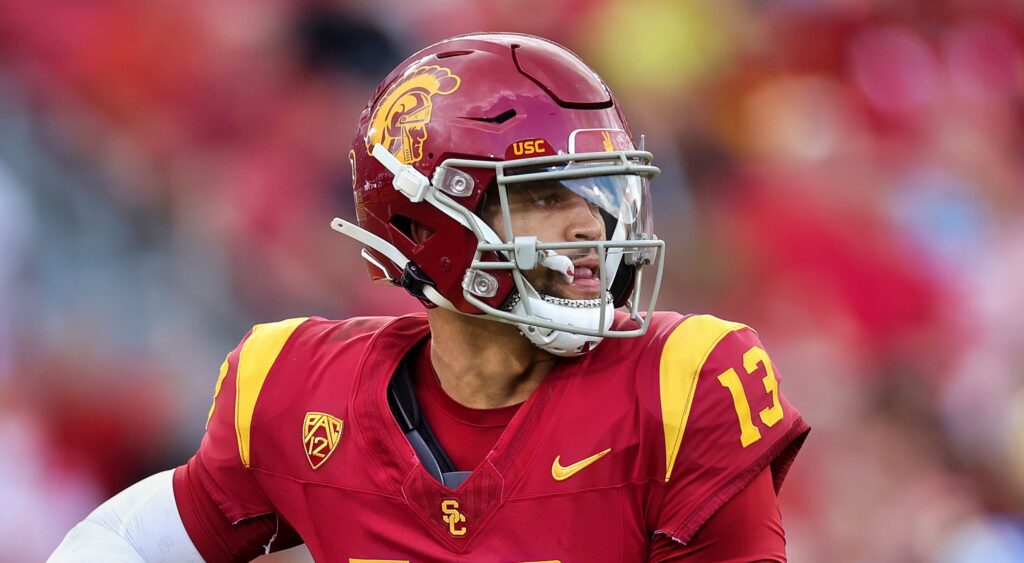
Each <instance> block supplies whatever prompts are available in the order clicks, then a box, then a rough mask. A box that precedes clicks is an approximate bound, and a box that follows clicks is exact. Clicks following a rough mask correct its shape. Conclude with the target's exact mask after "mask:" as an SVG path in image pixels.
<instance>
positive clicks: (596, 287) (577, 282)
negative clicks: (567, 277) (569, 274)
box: [569, 257, 601, 297]
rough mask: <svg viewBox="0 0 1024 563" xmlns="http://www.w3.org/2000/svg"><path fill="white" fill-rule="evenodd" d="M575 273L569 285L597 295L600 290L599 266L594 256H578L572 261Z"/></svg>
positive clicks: (593, 295)
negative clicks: (578, 257)
mask: <svg viewBox="0 0 1024 563" xmlns="http://www.w3.org/2000/svg"><path fill="white" fill-rule="evenodd" d="M573 266H574V269H575V274H574V276H573V280H572V283H571V284H569V287H572V288H574V289H578V290H581V291H585V292H587V293H591V294H592V295H590V296H589V297H595V296H597V292H599V291H600V290H601V266H600V263H599V262H598V260H597V258H596V257H587V258H580V259H578V260H574V261H573Z"/></svg>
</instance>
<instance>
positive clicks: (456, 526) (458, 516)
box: [441, 500, 466, 536]
mask: <svg viewBox="0 0 1024 563" xmlns="http://www.w3.org/2000/svg"><path fill="white" fill-rule="evenodd" d="M441 512H443V513H444V516H442V517H441V520H444V523H445V524H448V533H450V534H451V535H453V536H464V535H466V526H465V524H463V522H465V521H466V515H465V514H463V513H461V512H459V501H457V500H444V501H441Z"/></svg>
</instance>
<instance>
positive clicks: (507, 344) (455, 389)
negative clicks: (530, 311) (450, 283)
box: [427, 308, 556, 409]
mask: <svg viewBox="0 0 1024 563" xmlns="http://www.w3.org/2000/svg"><path fill="white" fill-rule="evenodd" d="M427 316H428V318H429V320H430V331H431V335H432V340H431V348H430V360H431V363H432V364H433V366H434V371H436V372H437V378H438V380H439V381H440V382H441V387H442V388H443V389H444V390H445V392H446V393H447V394H448V396H450V397H451V398H452V399H454V400H455V401H457V402H459V403H461V404H463V405H465V406H467V407H471V408H476V409H489V408H498V407H504V406H508V405H514V404H516V403H521V402H523V401H525V400H526V399H527V398H528V397H529V396H530V394H531V393H532V392H533V390H534V389H536V388H537V386H538V385H540V382H541V381H543V380H544V377H545V376H546V375H547V374H548V372H550V371H551V368H552V367H553V366H554V363H555V360H556V358H555V357H554V356H552V355H551V354H548V353H547V352H544V351H542V350H539V349H537V348H536V347H534V346H533V345H532V344H530V343H529V341H527V340H526V339H525V338H523V336H522V335H521V334H519V331H518V330H517V329H516V328H515V327H514V326H512V325H509V324H504V323H498V322H495V321H489V320H486V319H480V318H475V317H471V316H468V315H461V314H459V313H453V312H451V311H447V310H444V309H440V308H439V309H431V310H430V311H428V315H427Z"/></svg>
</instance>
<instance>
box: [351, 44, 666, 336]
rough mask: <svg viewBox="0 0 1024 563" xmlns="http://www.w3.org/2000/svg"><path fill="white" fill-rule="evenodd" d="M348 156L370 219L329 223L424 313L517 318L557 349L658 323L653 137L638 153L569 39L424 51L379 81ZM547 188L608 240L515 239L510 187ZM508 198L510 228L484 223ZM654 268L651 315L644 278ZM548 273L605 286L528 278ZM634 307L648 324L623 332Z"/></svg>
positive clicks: (504, 210) (362, 213)
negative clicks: (582, 209)
mask: <svg viewBox="0 0 1024 563" xmlns="http://www.w3.org/2000/svg"><path fill="white" fill-rule="evenodd" d="M349 156H350V159H351V163H352V180H353V189H354V191H355V205H356V215H357V219H358V223H359V226H358V227H357V226H356V225H353V224H351V223H349V222H346V221H344V220H341V219H335V220H334V222H333V224H332V226H333V227H334V228H335V229H336V230H338V231H340V232H342V233H344V234H346V235H349V236H352V237H354V238H356V239H357V240H359V241H360V242H362V243H363V244H364V245H365V246H366V248H365V249H364V250H363V251H362V256H363V258H364V259H365V260H366V262H367V266H368V269H369V272H370V276H371V277H372V278H373V279H374V280H376V281H385V282H390V283H392V284H396V285H401V286H403V287H405V288H406V289H407V290H408V291H409V292H410V293H412V294H413V295H415V296H416V297H418V298H420V299H421V300H423V301H424V302H425V303H427V304H428V306H431V305H433V306H441V307H445V308H448V309H451V310H454V311H458V312H461V313H464V314H471V315H486V316H487V317H489V318H493V319H494V320H498V321H502V322H509V323H514V324H516V325H518V326H519V328H520V330H521V331H522V332H523V334H524V335H525V336H526V337H527V338H529V339H530V340H531V341H532V342H534V343H535V344H537V345H538V346H540V347H542V348H544V349H546V350H548V351H550V352H552V353H554V354H559V355H577V354H581V353H583V352H585V351H587V350H589V349H591V348H593V347H594V346H595V345H597V343H599V342H600V340H601V338H603V337H605V336H613V337H628V336H637V335H640V334H642V333H643V331H644V330H646V328H647V323H646V322H645V320H644V319H645V318H646V317H647V316H649V313H650V312H651V311H652V310H653V308H654V302H655V299H656V297H657V288H658V286H659V285H660V281H661V272H662V260H661V255H662V254H663V248H664V243H663V242H662V241H660V240H658V239H657V238H656V237H655V236H654V234H653V232H652V231H651V221H650V202H649V192H648V180H649V179H650V178H652V177H653V176H655V175H657V174H658V169H657V168H656V167H654V166H652V165H651V158H652V157H651V154H650V153H648V152H645V151H644V150H643V146H642V142H641V146H640V147H639V150H638V149H636V148H635V147H634V145H633V141H632V137H631V133H630V130H629V126H628V125H627V123H626V120H625V117H624V116H623V114H622V111H621V109H620V108H619V105H618V102H617V101H616V100H615V98H614V97H613V96H612V94H611V92H610V91H609V89H608V87H607V86H606V85H605V84H604V82H603V81H602V80H601V78H600V77H599V76H598V75H597V74H596V73H595V72H594V71H593V70H591V69H590V68H589V67H588V66H587V65H586V64H585V63H583V61H581V60H580V59H579V57H577V56H576V55H575V54H573V53H572V52H570V51H569V50H567V49H565V48H564V47H562V46H560V45H557V44H555V43H552V42H550V41H547V40H545V39H541V38H539V37H533V36H529V35H520V34H512V33H488V34H471V35H463V36H458V37H453V38H451V39H447V40H444V41H441V42H439V43H437V44H434V45H432V46H430V47H427V48H426V49H424V50H422V51H420V52H418V53H416V54H415V55H413V56H412V57H410V58H409V59H407V60H406V61H405V62H403V63H402V64H401V65H399V67H398V68H396V69H395V70H394V71H392V72H391V74H389V75H388V76H387V78H385V79H384V81H383V82H381V84H380V85H379V86H378V87H377V89H376V91H375V92H374V94H373V96H372V98H371V99H370V102H369V103H368V104H367V106H366V108H365V109H364V110H363V112H362V115H361V116H360V119H359V128H358V130H357V132H356V136H355V139H354V141H353V144H352V151H351V152H350V153H349ZM540 184H543V185H545V186H548V187H549V188H550V186H552V185H555V186H557V187H558V188H559V189H562V190H565V193H567V194H568V193H571V194H574V196H578V197H580V198H583V199H584V200H586V202H587V205H589V206H591V208H592V209H594V210H595V211H594V216H595V217H599V218H600V219H602V220H603V223H604V236H603V238H599V237H589V238H587V239H586V240H583V239H584V238H585V237H580V239H579V240H546V241H541V240H538V238H537V236H536V233H515V232H513V228H512V225H513V224H514V222H515V217H514V216H513V215H512V213H513V211H510V208H509V203H508V202H509V195H510V194H513V196H514V195H515V193H518V192H517V190H518V191H522V190H525V192H522V193H527V192H528V193H533V192H532V191H530V190H531V186H533V187H536V186H538V185H540ZM498 204H500V206H501V207H500V210H499V211H497V212H495V214H497V213H500V215H498V216H499V217H501V218H502V219H503V221H501V224H502V227H501V230H503V231H504V232H502V233H497V232H495V228H496V227H495V225H494V224H489V223H488V222H487V221H485V220H484V219H483V218H482V217H481V211H482V210H483V208H484V207H485V206H487V205H490V206H497V205H498ZM538 205H547V200H546V199H545V200H542V201H540V203H539V204H538ZM492 209H498V208H497V207H492ZM598 213H599V215H598ZM491 222H492V223H494V222H495V221H491ZM586 255H589V256H590V257H591V258H590V261H589V262H587V263H586V264H587V266H588V267H586V268H584V267H582V266H581V264H583V262H582V261H581V259H580V258H579V257H581V256H586ZM594 256H596V257H598V258H597V259H595V258H594ZM655 263H657V275H656V278H655V281H654V290H653V291H651V292H649V294H650V298H649V306H648V307H647V308H646V309H645V311H646V312H647V313H648V314H647V315H641V314H640V311H641V308H640V304H639V296H640V285H641V283H640V282H641V275H640V272H641V270H642V269H643V268H644V267H645V266H649V265H652V264H655ZM536 268H548V269H550V270H553V271H557V272H559V273H560V275H562V276H563V277H564V278H565V279H566V280H567V282H568V283H570V284H571V283H572V280H573V279H574V276H575V274H576V273H577V270H579V271H580V272H582V274H581V275H585V276H587V277H591V278H595V279H596V278H599V279H600V280H601V283H600V284H599V285H600V292H599V293H598V294H597V298H595V299H569V298H566V297H565V296H559V295H549V294H544V293H542V292H540V291H538V290H537V288H535V287H534V286H533V285H531V283H530V282H529V281H528V280H527V275H526V272H528V271H530V270H533V269H536ZM591 285H593V284H591ZM625 305H628V306H629V308H630V312H631V316H632V318H633V319H634V320H635V321H636V322H637V323H638V324H637V325H636V327H635V328H630V329H628V330H621V329H620V330H611V324H612V319H613V316H614V314H613V312H614V308H615V307H621V306H625Z"/></svg>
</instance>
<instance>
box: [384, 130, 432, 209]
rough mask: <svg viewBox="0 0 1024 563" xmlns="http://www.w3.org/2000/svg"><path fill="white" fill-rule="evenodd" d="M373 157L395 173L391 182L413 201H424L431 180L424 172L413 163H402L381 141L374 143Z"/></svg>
mask: <svg viewBox="0 0 1024 563" xmlns="http://www.w3.org/2000/svg"><path fill="white" fill-rule="evenodd" d="M373 158H376V159H377V161H378V162H380V163H381V164H383V165H384V168H387V169H388V172H391V173H392V174H394V175H395V179H394V180H392V182H391V183H392V184H393V185H394V186H395V189H396V190H398V191H400V192H402V194H404V195H405V197H407V198H409V201H411V202H413V203H419V202H421V201H423V198H424V197H425V196H426V194H427V188H429V187H430V180H429V179H427V177H426V176H424V175H423V173H421V172H420V171H419V170H416V169H415V168H413V166H412V165H411V164H402V161H401V160H398V159H397V158H395V155H393V154H391V151H389V150H388V149H386V148H384V145H382V144H380V143H377V144H376V145H373Z"/></svg>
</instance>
